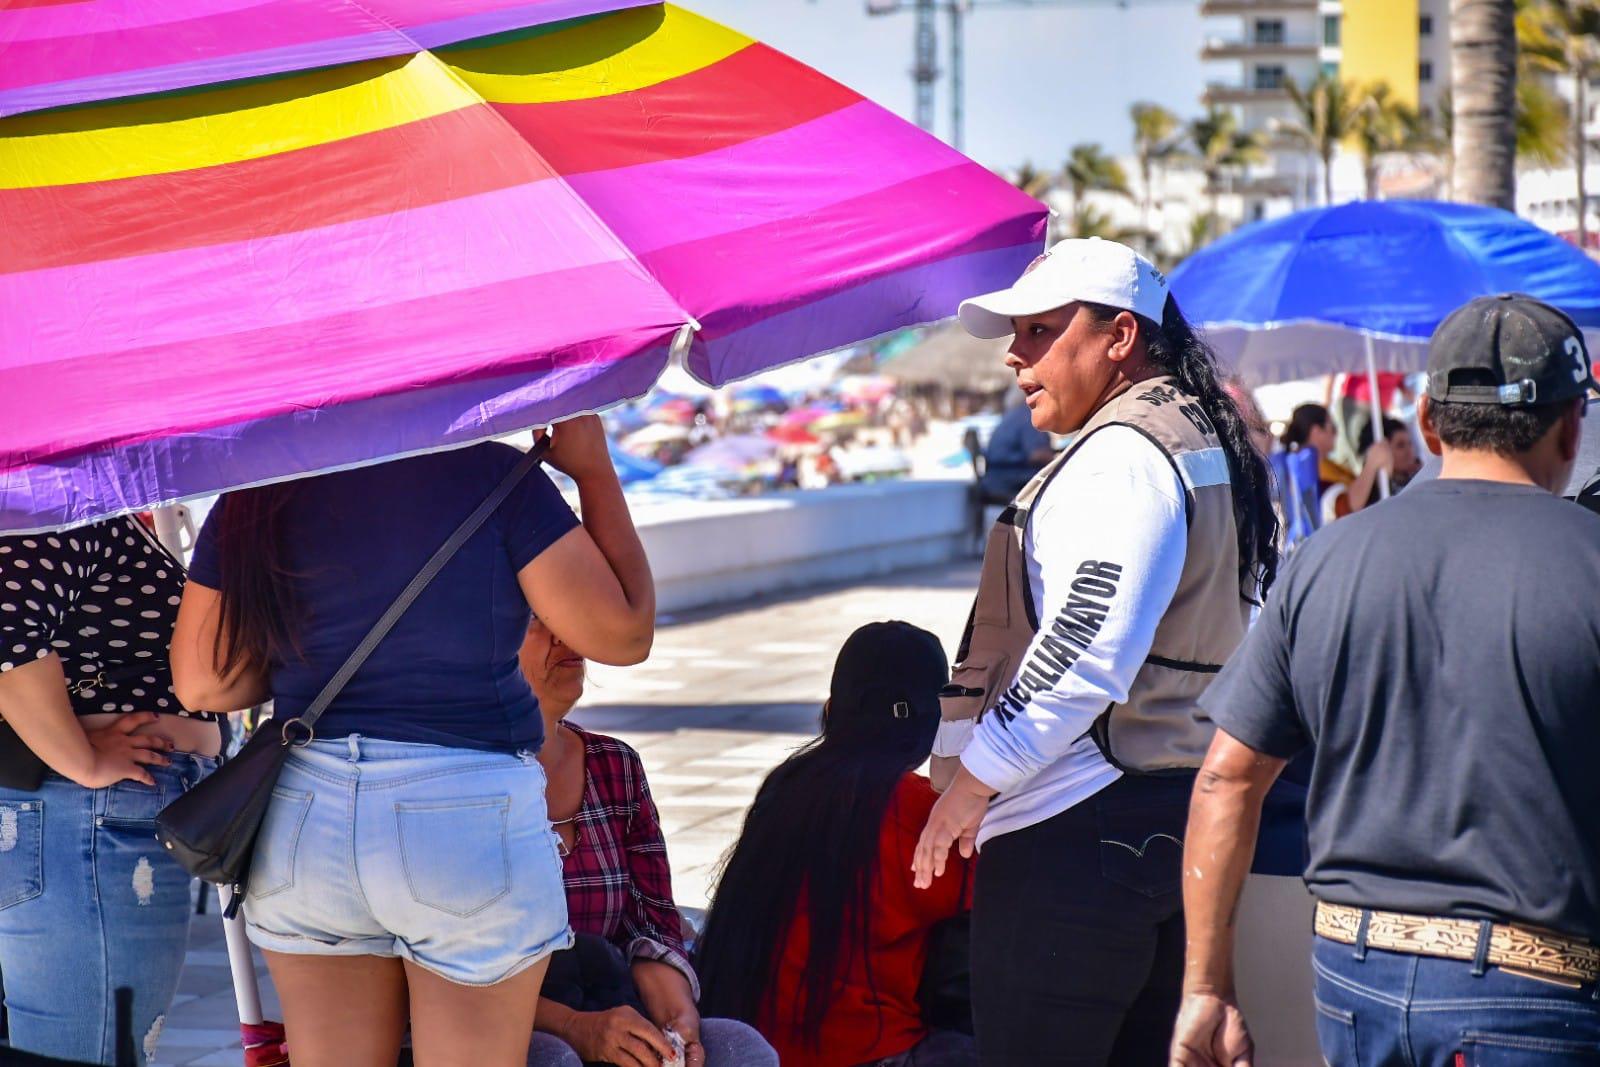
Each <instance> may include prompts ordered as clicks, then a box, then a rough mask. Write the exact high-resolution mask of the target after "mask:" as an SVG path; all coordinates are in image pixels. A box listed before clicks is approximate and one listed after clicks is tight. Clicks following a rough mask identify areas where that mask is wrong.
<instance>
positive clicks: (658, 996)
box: [633, 959, 706, 1067]
mask: <svg viewBox="0 0 1600 1067" xmlns="http://www.w3.org/2000/svg"><path fill="white" fill-rule="evenodd" d="M633 984H634V985H635V986H636V987H637V988H638V990H639V999H640V1000H643V1001H644V1010H645V1013H646V1014H647V1015H649V1017H650V1021H651V1022H653V1023H655V1024H656V1025H657V1026H659V1027H661V1029H662V1031H663V1032H665V1031H667V1030H671V1031H672V1032H673V1033H675V1034H677V1035H678V1037H679V1038H681V1039H682V1041H683V1055H684V1059H685V1060H686V1061H688V1067H704V1064H705V1062H706V1050H705V1046H703V1045H702V1044H701V1043H700V1009H699V1008H698V1007H697V1006H696V1004H695V996H694V991H693V990H692V989H690V987H689V979H687V978H685V977H684V974H683V972H682V971H680V970H678V968H677V967H675V966H673V965H672V964H670V963H666V962H664V961H662V960H649V959H637V960H634V963H633Z"/></svg>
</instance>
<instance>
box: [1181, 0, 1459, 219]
mask: <svg viewBox="0 0 1600 1067" xmlns="http://www.w3.org/2000/svg"><path fill="white" fill-rule="evenodd" d="M1200 13H1201V14H1202V15H1204V16H1206V17H1207V18H1209V19H1211V20H1213V22H1212V25H1213V26H1214V27H1215V29H1214V30H1212V31H1211V32H1210V36H1209V37H1208V39H1207V41H1206V44H1205V47H1204V49H1203V50H1202V52H1201V58H1202V59H1204V60H1205V61H1207V63H1208V64H1212V65H1213V69H1214V70H1215V71H1216V73H1215V74H1213V75H1212V76H1211V78H1210V80H1209V84H1208V86H1207V89H1206V93H1205V96H1204V98H1203V102H1204V103H1206V104H1208V105H1210V104H1217V105H1223V106H1226V107H1229V108H1231V109H1233V111H1234V112H1235V114H1237V115H1238V117H1239V122H1240V125H1241V126H1242V127H1243V128H1244V129H1246V130H1251V131H1257V132H1259V133H1260V134H1261V135H1262V136H1263V138H1264V139H1265V142H1266V144H1267V146H1268V151H1267V156H1268V158H1267V162H1266V163H1265V164H1264V165H1262V166H1258V167H1253V168H1251V171H1250V173H1249V174H1248V175H1247V176H1245V178H1244V179H1243V180H1241V182H1240V184H1239V187H1238V190H1237V191H1238V192H1239V194H1240V196H1241V199H1242V204H1241V207H1242V214H1243V216H1244V218H1245V220H1246V221H1248V220H1251V219H1255V218H1261V217H1265V216H1269V215H1275V214H1280V213H1282V212H1284V211H1288V210H1292V209H1295V208H1299V207H1305V206H1308V205H1311V204H1316V203H1319V202H1320V201H1321V196H1322V192H1321V190H1322V181H1321V176H1320V173H1319V170H1318V168H1319V166H1320V164H1319V163H1318V162H1317V161H1315V160H1314V159H1312V158H1311V154H1310V152H1309V150H1308V149H1307V148H1306V146H1305V145H1304V144H1302V143H1299V142H1297V141H1294V140H1292V139H1290V138H1288V137H1286V136H1285V135H1284V134H1283V132H1282V131H1283V128H1284V127H1285V126H1286V125H1290V124H1294V123H1296V122H1297V113H1296V110H1295V107H1294V103H1293V101H1292V100H1291V98H1290V96H1289V92H1288V90H1287V88H1286V86H1287V84H1288V83H1290V82H1294V83H1296V84H1299V85H1305V84H1307V83H1308V82H1310V81H1311V80H1312V79H1313V78H1315V77H1316V76H1317V74H1319V73H1322V72H1326V73H1331V74H1337V75H1338V76H1339V77H1341V78H1343V79H1344V80H1345V81H1347V82H1352V83H1354V84H1356V85H1358V86H1368V85H1372V84H1375V83H1377V82H1386V83H1387V84H1388V85H1389V89H1390V92H1391V94H1392V95H1393V96H1394V97H1395V98H1397V99H1399V100H1401V101H1404V102H1405V103H1407V104H1409V105H1411V106H1413V107H1418V108H1421V109H1423V110H1425V111H1431V110H1433V109H1436V108H1437V107H1438V105H1439V96H1440V93H1442V92H1443V91H1444V90H1446V89H1448V88H1449V85H1450V3H1449V0H1201V4H1200ZM1343 155H1345V156H1348V155H1349V153H1343ZM1360 181H1361V175H1360V167H1359V166H1357V165H1353V161H1351V160H1349V159H1342V160H1340V161H1338V162H1336V164H1335V169H1334V182H1335V196H1336V199H1337V198H1344V197H1347V196H1357V195H1360V194H1361V192H1362V189H1361V187H1360V184H1359V183H1360Z"/></svg>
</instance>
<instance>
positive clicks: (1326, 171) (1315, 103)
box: [1283, 72, 1363, 204]
mask: <svg viewBox="0 0 1600 1067" xmlns="http://www.w3.org/2000/svg"><path fill="white" fill-rule="evenodd" d="M1287 88H1288V90H1289V97H1290V98H1291V99H1292V100H1293V101H1294V106H1295V110H1296V111H1297V112H1299V115H1298V116H1297V118H1298V121H1295V122H1290V123H1286V124H1285V125H1284V127H1283V132H1284V133H1285V134H1287V135H1288V136H1289V137H1291V138H1293V139H1294V140H1296V141H1299V142H1300V143H1301V144H1303V145H1305V146H1306V147H1307V148H1309V149H1310V150H1311V151H1312V152H1313V153H1314V154H1315V155H1316V157H1317V158H1318V159H1320V160H1321V161H1322V202H1323V203H1324V204H1331V203H1333V156H1334V153H1335V152H1337V151H1338V150H1339V144H1340V142H1342V141H1344V140H1345V139H1346V138H1347V137H1349V136H1350V135H1351V134H1352V133H1354V132H1355V130H1356V122H1357V116H1358V115H1359V114H1360V112H1361V108H1362V104H1363V99H1362V95H1361V93H1360V92H1359V91H1358V90H1357V89H1356V88H1355V86H1354V85H1352V84H1351V83H1349V82H1346V81H1343V80H1342V79H1340V78H1339V77H1338V76H1337V75H1335V74H1329V73H1327V72H1323V73H1321V74H1318V75H1317V76H1316V77H1315V78H1313V79H1311V81H1309V82H1307V83H1306V84H1305V85H1296V84H1295V83H1294V82H1289V83H1288V86H1287Z"/></svg>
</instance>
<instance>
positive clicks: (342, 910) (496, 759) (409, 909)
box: [244, 735, 572, 986]
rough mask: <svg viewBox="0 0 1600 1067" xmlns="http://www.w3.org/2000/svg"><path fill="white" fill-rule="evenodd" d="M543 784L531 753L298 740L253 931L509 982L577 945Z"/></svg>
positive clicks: (283, 783)
mask: <svg viewBox="0 0 1600 1067" xmlns="http://www.w3.org/2000/svg"><path fill="white" fill-rule="evenodd" d="M544 789H545V777H544V769H543V768H542V767H540V766H539V762H538V760H537V759H535V758H534V756H533V755H532V754H531V753H522V754H518V755H508V754H505V753H496V752H477V751H472V750H468V749H458V748H441V747H439V746H436V745H419V744H407V743H401V742H397V741H377V740H373V739H371V738H366V737H361V736H359V735H351V736H349V737H342V738H338V739H334V740H325V741H313V742H312V743H311V744H309V745H307V746H305V747H304V748H300V749H297V750H296V751H295V752H294V754H293V755H292V756H291V757H290V759H289V760H288V762H287V764H286V765H285V767H284V770H283V774H282V776H281V777H280V778H279V779H278V784H277V787H276V788H275V789H273V791H272V803H271V804H270V805H269V806H268V808H267V815H266V819H265V820H264V821H263V823H262V826H261V835H260V837H259V838H258V839H257V841H256V851H255V857H254V859H253V860H252V862H251V866H250V881H249V885H248V886H247V888H246V892H245V901H244V915H245V922H246V926H247V928H248V930H249V934H250V940H251V941H252V942H254V943H255V944H256V945H258V946H260V947H261V948H264V949H268V950H271V951H273V952H284V953H291V954H295V955H312V956H396V957H399V958H401V959H407V960H410V961H412V962H413V963H415V964H416V965H418V966H419V967H423V968H425V969H427V970H429V971H431V972H433V973H434V974H437V975H439V976H440V977H442V978H446V979H448V980H450V981H452V982H458V983H460V984H462V985H474V986H479V985H493V984H494V983H496V982H500V981H503V980H505V979H507V978H510V977H511V976H513V975H515V974H517V973H518V972H520V971H523V970H525V969H527V968H528V967H531V966H533V965H534V964H535V963H538V962H539V961H540V960H542V959H544V958H545V957H546V956H548V955H550V953H552V952H555V951H557V950H559V949H563V948H566V947H568V946H569V945H570V944H571V943H572V932H571V930H569V929H568V927H567V901H566V894H565V892H564V890H563V888H562V882H561V859H560V855H559V853H558V852H557V844H556V835H555V833H554V831H553V830H552V829H551V827H550V820H549V817H548V815H547V813H546V810H545V800H544Z"/></svg>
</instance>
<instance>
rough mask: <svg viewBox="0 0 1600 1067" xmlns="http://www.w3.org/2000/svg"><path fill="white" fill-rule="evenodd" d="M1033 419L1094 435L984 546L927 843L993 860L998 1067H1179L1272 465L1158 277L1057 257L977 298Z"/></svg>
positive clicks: (966, 316) (1095, 252)
mask: <svg viewBox="0 0 1600 1067" xmlns="http://www.w3.org/2000/svg"><path fill="white" fill-rule="evenodd" d="M960 315H961V322H962V325H964V326H965V327H966V328H967V330H968V331H969V332H971V333H973V334H975V335H976V336H979V337H1003V336H1006V335H1013V334H1014V335H1015V340H1014V341H1013V342H1012V345H1011V349H1010V354H1009V355H1008V357H1007V359H1006V365H1007V366H1008V367H1010V368H1011V369H1012V370H1013V371H1015V372H1016V375H1017V384H1018V386H1019V387H1020V388H1021V389H1022V391H1023V393H1024V394H1025V395H1026V397H1027V403H1028V406H1029V408H1030V409H1031V410H1032V413H1033V424H1034V425H1035V426H1036V427H1038V428H1039V429H1041V430H1046V431H1049V432H1051V433H1060V434H1076V437H1075V438H1074V440H1073V444H1072V446H1071V447H1070V448H1069V449H1067V450H1066V451H1065V452H1064V453H1063V454H1062V455H1061V456H1060V457H1058V458H1057V459H1056V460H1055V461H1054V462H1052V463H1051V464H1050V465H1049V466H1048V467H1046V468H1045V469H1044V470H1043V471H1041V472H1040V473H1039V475H1038V476H1037V477H1036V478H1035V479H1034V480H1033V481H1032V482H1030V483H1029V484H1028V486H1027V487H1026V488H1024V489H1023V490H1022V492H1021V493H1019V494H1018V496H1017V498H1016V500H1015V501H1014V503H1013V505H1012V506H1011V507H1010V508H1008V509H1007V510H1006V512H1005V513H1004V514H1003V515H1002V516H1001V519H1000V521H999V522H998V523H997V524H996V526H995V528H994V530H993V532H992V533H991V534H990V537H989V545H988V548H987V550H986V552H985V555H984V565H983V576H982V578H981V580H980V583H979V589H978V596H977V599H976V602H975V604H974V607H973V614H972V620H971V621H970V622H969V624H968V627H967V632H966V635H965V637H964V638H963V641H962V647H961V650H960V652H959V655H958V663H957V665H956V669H955V672H954V675H953V678H952V685H951V686H950V688H949V689H947V690H946V693H945V695H944V700H943V704H944V720H945V721H944V722H943V723H941V726H940V734H939V738H938V740H937V741H936V743H935V747H934V753H935V768H934V772H935V773H934V777H935V782H936V784H938V783H940V782H943V783H944V786H945V788H944V795H943V797H941V798H940V800H939V802H938V804H937V805H936V806H935V807H934V809H933V812H932V814H931V815H930V816H929V819H928V823H927V827H926V829H925V830H924V831H923V834H922V839H921V841H920V842H919V844H918V847H917V854H916V862H915V870H916V874H917V880H918V882H919V884H921V883H925V882H927V881H928V880H930V879H931V878H932V877H933V876H934V875H935V874H936V873H937V872H939V871H940V870H942V869H943V867H944V865H945V862H946V860H947V858H948V856H949V851H950V849H951V848H952V847H958V848H959V849H960V850H961V852H962V854H963V855H970V854H971V852H972V850H973V849H974V848H975V847H981V848H982V850H983V860H982V862H980V863H979V864H978V865H977V876H976V884H975V902H974V911H973V919H972V994H973V1007H974V1014H975V1019H976V1023H977V1031H978V1049H979V1054H980V1056H981V1058H982V1061H983V1063H984V1064H985V1065H986V1067H993V1065H1002V1064H1005V1065H1010V1064H1019V1065H1020V1064H1028V1065H1030V1067H1037V1065H1044V1064H1071V1065H1084V1067H1088V1065H1101V1064H1116V1065H1117V1067H1142V1065H1144V1064H1152V1065H1156V1064H1165V1062H1166V1054H1167V1045H1168V1042H1169V1040H1170V1037H1171V1031H1172V1024H1173V1019H1174V1016H1175V1014H1176V1012H1177V1007H1178V1001H1179V993H1180V982H1181V979H1182V972H1183V947H1184V930H1183V906H1182V900H1181V895H1180V888H1181V886H1180V883H1181V859H1182V839H1183V835H1184V825H1185V821H1186V819H1187V815H1188V800H1189V792H1190V790H1191V789H1192V787H1193V784H1194V777H1195V768H1197V767H1198V766H1199V765H1200V762H1201V760H1202V758H1203V756H1204V754H1205V751H1206V747H1207V745H1208V744H1209V743H1210V740H1211V734H1212V732H1213V727H1212V726H1211V724H1210V722H1209V721H1208V720H1207V719H1206V718H1205V717H1204V716H1203V715H1202V714H1201V713H1200V711H1199V708H1198V705H1197V703H1196V698H1197V697H1198V696H1199V695H1200V693H1201V692H1202V691H1203V690H1204V689H1205V687H1206V685H1207V684H1209V682H1210V680H1211V678H1212V677H1213V676H1214V675H1215V673H1216V671H1217V670H1218V669H1219V668H1220V666H1221V664H1222V663H1223V662H1224V660H1226V659H1227V658H1228V656H1229V655H1230V654H1231V653H1232V652H1233V650H1234V649H1235V648H1236V647H1237V646H1238V644H1239V642H1240V641H1241V640H1242V639H1243V637H1244V633H1245V628H1246V626H1247V625H1248V622H1249V617H1250V610H1251V606H1252V604H1253V603H1255V602H1256V601H1258V600H1259V598H1260V596H1261V595H1262V593H1263V591H1264V590H1265V588H1266V587H1267V586H1269V585H1270V584H1271V582H1272V579H1273V577H1274V574H1275V572H1276V569H1277V562H1278V560H1277V551H1276V548H1275V547H1274V546H1275V544H1276V536H1277V519H1276V518H1275V516H1274V514H1273V510H1272V501H1271V494H1270V491H1269V484H1268V477H1269V476H1268V472H1267V467H1266V464H1265V461H1264V460H1263V459H1262V457H1261V456H1260V454H1259V453H1258V452H1257V451H1256V450H1255V448H1254V447H1253V446H1252V444H1251V442H1250V430H1249V426H1248V424H1247V423H1246V421H1245V420H1244V419H1243V418H1242V417H1241V416H1240V413H1239V411H1238V409H1237V407H1236V406H1235V404H1234V402H1233V401H1232V399H1230V398H1229V396H1228V395H1227V393H1226V392H1225V391H1224V390H1223V387H1222V384H1221V383H1220V382H1219V380H1218V376H1217V371H1216V365H1215V360H1214V357H1213V355H1212V353H1211V351H1210V349H1208V348H1207V347H1206V346H1205V344H1204V343H1203V342H1202V341H1201V340H1200V339H1199V338H1198V337H1197V336H1196V335H1195V333H1194V331H1193V330H1192V329H1191V328H1190V326H1189V324H1188V323H1187V322H1186V321H1185V320H1184V318H1183V316H1182V314H1181V313H1180V312H1179V310H1178V307H1177V304H1176V302H1175V301H1173V300H1172V298H1171V297H1170V295H1169V294H1168V292H1167V282H1166V279H1165V278H1164V277H1163V276H1162V275H1161V272H1160V271H1158V270H1157V269H1156V268H1155V267H1154V266H1152V265H1151V264H1150V263H1149V262H1148V261H1147V260H1145V259H1144V258H1143V257H1141V256H1139V255H1137V254H1136V253H1135V252H1134V251H1133V250H1132V249H1129V248H1127V247H1125V246H1123V245H1120V244H1116V243H1114V242H1111V241H1100V240H1073V241H1063V242H1061V243H1060V244H1058V245H1056V246H1055V247H1054V248H1053V249H1051V251H1049V252H1047V253H1046V254H1045V255H1044V256H1041V257H1040V258H1039V259H1038V260H1036V261H1035V262H1034V264H1033V265H1032V266H1031V267H1029V269H1028V271H1027V272H1026V273H1025V274H1024V275H1023V276H1022V278H1021V279H1019V280H1018V282H1017V283H1016V284H1015V285H1014V286H1012V287H1011V288H1010V289H1006V290H1002V291H1000V292H997V293H990V294H988V295H986V296H980V297H977V298H975V299H972V300H968V301H966V302H965V303H964V304H962V306H961V312H960Z"/></svg>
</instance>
